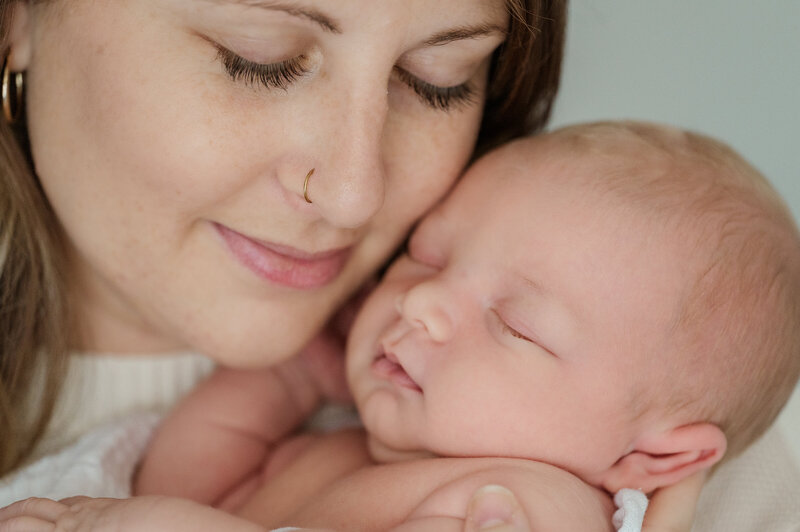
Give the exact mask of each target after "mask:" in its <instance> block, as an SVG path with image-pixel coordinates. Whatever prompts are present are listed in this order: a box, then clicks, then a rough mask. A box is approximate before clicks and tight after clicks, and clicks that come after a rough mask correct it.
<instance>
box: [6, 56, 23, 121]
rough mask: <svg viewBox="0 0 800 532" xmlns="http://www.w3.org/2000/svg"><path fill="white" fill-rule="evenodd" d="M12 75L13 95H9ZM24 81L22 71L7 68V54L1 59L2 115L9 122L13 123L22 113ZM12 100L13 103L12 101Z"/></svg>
mask: <svg viewBox="0 0 800 532" xmlns="http://www.w3.org/2000/svg"><path fill="white" fill-rule="evenodd" d="M12 74H13V76H14V95H13V96H12V95H11V92H12V91H11V76H12ZM24 84H25V81H24V80H23V77H22V72H11V71H10V70H9V69H8V54H6V58H5V59H4V60H3V84H2V100H3V116H4V117H5V119H6V122H8V123H9V124H15V123H16V122H17V120H19V116H20V114H21V113H22V95H23V92H24V88H25V87H24ZM12 101H13V103H12Z"/></svg>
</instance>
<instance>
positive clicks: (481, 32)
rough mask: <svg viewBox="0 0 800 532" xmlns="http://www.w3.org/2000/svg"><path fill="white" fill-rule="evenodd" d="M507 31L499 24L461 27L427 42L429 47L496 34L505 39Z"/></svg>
mask: <svg viewBox="0 0 800 532" xmlns="http://www.w3.org/2000/svg"><path fill="white" fill-rule="evenodd" d="M506 33H508V32H507V30H506V28H505V27H503V26H499V25H497V24H480V25H478V26H461V27H458V28H453V29H451V30H446V31H443V32H441V33H437V34H436V35H434V36H433V37H431V38H430V39H428V40H426V41H425V44H426V45H428V46H435V45H442V44H447V43H450V42H453V41H461V40H464V39H475V38H477V37H484V36H488V35H492V34H496V35H497V36H498V37H502V38H505V36H506Z"/></svg>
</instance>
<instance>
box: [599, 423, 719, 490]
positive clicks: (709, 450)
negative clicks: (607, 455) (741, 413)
mask: <svg viewBox="0 0 800 532" xmlns="http://www.w3.org/2000/svg"><path fill="white" fill-rule="evenodd" d="M726 447H727V440H726V439H725V434H724V433H723V432H722V430H720V428H719V427H717V426H716V425H713V424H711V423H695V424H692V425H684V426H682V427H677V428H674V429H671V430H669V431H667V432H661V433H652V434H646V435H644V436H642V437H640V438H639V439H638V440H637V441H636V442H635V443H634V448H633V450H632V451H631V452H630V453H628V454H626V455H625V456H623V457H622V458H620V459H619V460H618V461H617V462H616V463H615V464H614V465H613V466H611V468H609V469H608V471H606V472H605V473H604V474H602V475H601V477H600V484H601V485H602V486H603V488H605V489H606V490H607V491H609V492H610V493H616V492H617V491H619V490H620V489H622V488H636V489H639V490H641V491H643V492H645V493H650V492H651V491H653V490H655V489H657V488H661V487H664V486H669V485H671V484H674V483H676V482H678V481H679V480H682V479H683V478H685V477H688V476H689V475H691V474H692V473H696V472H698V471H703V470H707V469H709V468H711V466H713V465H714V464H716V463H717V462H719V460H720V459H721V458H722V455H723V454H725V449H726Z"/></svg>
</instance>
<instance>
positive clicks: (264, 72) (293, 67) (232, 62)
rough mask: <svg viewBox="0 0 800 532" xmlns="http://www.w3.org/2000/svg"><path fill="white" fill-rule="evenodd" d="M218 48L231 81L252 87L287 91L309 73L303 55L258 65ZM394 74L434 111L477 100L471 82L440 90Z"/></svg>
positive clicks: (402, 72)
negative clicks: (258, 86) (259, 86)
mask: <svg viewBox="0 0 800 532" xmlns="http://www.w3.org/2000/svg"><path fill="white" fill-rule="evenodd" d="M215 46H216V48H217V57H218V58H219V60H220V61H221V62H222V65H223V66H224V67H225V71H226V72H227V73H228V75H229V76H230V78H231V79H232V80H234V81H240V82H243V83H245V84H247V85H250V86H255V85H261V86H263V87H266V88H267V89H281V90H286V89H288V88H289V85H291V84H292V83H294V82H295V81H297V80H298V79H299V78H301V77H302V76H304V75H306V74H308V73H309V71H310V68H309V67H308V65H307V63H308V58H307V57H306V56H305V55H303V54H300V55H298V56H295V57H292V58H290V59H286V60H284V61H280V62H276V63H257V62H255V61H250V60H249V59H245V58H244V57H242V56H240V55H238V54H236V53H235V52H233V51H231V50H229V49H227V48H225V47H224V46H222V45H220V44H215ZM394 71H395V74H396V75H397V78H398V79H399V80H400V81H401V82H402V83H403V84H404V85H406V86H407V87H408V88H409V89H411V90H412V91H413V92H414V93H415V94H416V95H417V97H418V98H419V99H420V100H421V101H422V103H424V104H425V105H427V106H428V107H431V108H433V109H436V110H439V111H449V110H450V109H451V108H452V107H453V106H456V105H461V104H470V103H473V102H474V101H476V98H475V96H476V95H475V90H474V89H473V88H472V86H471V85H470V83H469V82H465V83H461V84H459V85H454V86H452V87H440V86H438V85H434V84H432V83H428V82H427V81H424V80H421V79H419V78H418V77H416V76H414V75H413V74H411V73H410V72H408V71H406V70H404V69H402V68H400V67H395V68H394Z"/></svg>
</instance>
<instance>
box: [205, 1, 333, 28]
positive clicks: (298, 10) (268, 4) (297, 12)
mask: <svg viewBox="0 0 800 532" xmlns="http://www.w3.org/2000/svg"><path fill="white" fill-rule="evenodd" d="M218 1H219V0H218ZM222 1H226V2H229V3H237V4H242V5H245V6H249V7H258V8H261V9H268V10H270V11H283V12H284V13H287V14H289V15H291V16H293V17H300V18H304V19H307V20H310V21H311V22H314V23H316V24H317V25H318V26H320V27H321V28H322V29H323V30H325V31H327V32H330V33H342V30H341V29H340V26H339V24H338V23H337V22H336V21H335V20H334V19H333V18H332V17H329V16H328V15H325V14H323V13H320V12H319V11H317V10H316V9H313V8H308V7H301V6H297V5H293V4H289V3H284V2H273V1H271V0H222Z"/></svg>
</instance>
